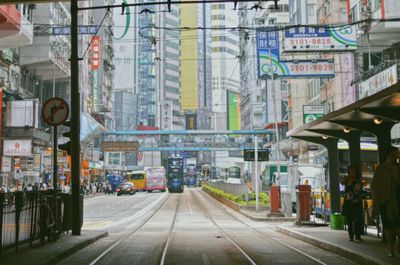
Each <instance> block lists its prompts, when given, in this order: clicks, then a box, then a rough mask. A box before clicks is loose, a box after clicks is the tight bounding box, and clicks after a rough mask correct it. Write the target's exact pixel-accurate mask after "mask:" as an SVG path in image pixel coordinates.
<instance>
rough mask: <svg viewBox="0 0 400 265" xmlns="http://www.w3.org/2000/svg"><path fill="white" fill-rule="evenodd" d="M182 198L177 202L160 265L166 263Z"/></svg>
mask: <svg viewBox="0 0 400 265" xmlns="http://www.w3.org/2000/svg"><path fill="white" fill-rule="evenodd" d="M180 199H181V197H179V198H178V203H177V204H176V208H175V215H174V219H173V220H172V224H171V226H170V228H169V231H168V236H167V242H166V243H165V247H164V251H163V254H162V257H161V262H160V265H164V262H165V257H166V256H167V250H168V246H169V242H170V241H171V236H172V232H173V231H174V227H175V222H176V216H177V215H178V208H179V202H180Z"/></svg>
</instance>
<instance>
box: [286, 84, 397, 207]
mask: <svg viewBox="0 0 400 265" xmlns="http://www.w3.org/2000/svg"><path fill="white" fill-rule="evenodd" d="M399 121H400V83H397V84H395V85H392V86H390V87H388V88H385V89H383V90H381V91H379V92H377V93H375V94H373V95H371V96H368V97H365V98H363V99H360V100H358V101H356V102H354V103H352V104H350V105H348V106H345V107H343V108H341V109H339V110H336V111H334V112H331V113H328V114H326V115H325V116H323V117H321V118H319V119H317V120H315V121H313V122H311V123H308V124H305V125H303V126H300V127H297V128H295V129H292V130H290V131H288V132H287V134H286V135H287V137H293V138H297V139H301V140H305V141H308V142H313V143H316V144H320V145H323V146H325V147H326V148H327V150H328V163H329V164H328V167H329V171H328V172H329V173H328V174H329V183H330V193H331V212H332V213H335V212H340V193H339V171H338V168H339V156H338V141H339V139H343V140H345V141H347V142H348V144H349V156H350V158H349V159H350V164H354V165H356V166H359V167H360V165H361V148H360V146H361V139H360V136H361V134H362V133H363V132H368V133H371V134H373V135H375V136H376V139H377V145H378V157H379V162H380V163H381V162H383V161H385V160H386V157H387V156H388V153H389V152H390V148H389V147H390V146H391V142H392V139H391V129H392V127H393V126H394V125H395V124H396V123H398V122H399ZM359 172H361V171H360V168H359Z"/></svg>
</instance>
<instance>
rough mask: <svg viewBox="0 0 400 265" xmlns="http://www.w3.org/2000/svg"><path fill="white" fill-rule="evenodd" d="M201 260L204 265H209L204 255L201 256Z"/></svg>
mask: <svg viewBox="0 0 400 265" xmlns="http://www.w3.org/2000/svg"><path fill="white" fill-rule="evenodd" d="M201 259H202V260H203V264H204V265H211V264H210V261H209V260H208V257H207V254H206V253H203V254H201Z"/></svg>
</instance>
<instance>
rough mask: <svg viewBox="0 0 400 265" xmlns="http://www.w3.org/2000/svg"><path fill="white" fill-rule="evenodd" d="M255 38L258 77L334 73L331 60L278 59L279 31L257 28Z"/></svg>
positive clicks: (292, 76)
mask: <svg viewBox="0 0 400 265" xmlns="http://www.w3.org/2000/svg"><path fill="white" fill-rule="evenodd" d="M256 38H257V65H258V78H259V79H265V78H263V76H265V75H267V76H271V74H276V75H277V77H279V78H295V77H332V76H334V75H335V67H334V63H333V60H313V61H311V60H298V61H281V60H280V42H279V31H273V29H271V28H259V29H257V31H256Z"/></svg>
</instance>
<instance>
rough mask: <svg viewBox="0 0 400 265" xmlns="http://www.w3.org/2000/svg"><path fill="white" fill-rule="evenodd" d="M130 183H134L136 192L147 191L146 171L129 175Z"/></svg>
mask: <svg viewBox="0 0 400 265" xmlns="http://www.w3.org/2000/svg"><path fill="white" fill-rule="evenodd" d="M127 177H128V182H130V183H133V185H134V186H135V190H137V191H145V190H146V189H147V177H146V171H144V170H137V171H132V172H131V173H129V174H128V176H127Z"/></svg>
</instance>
